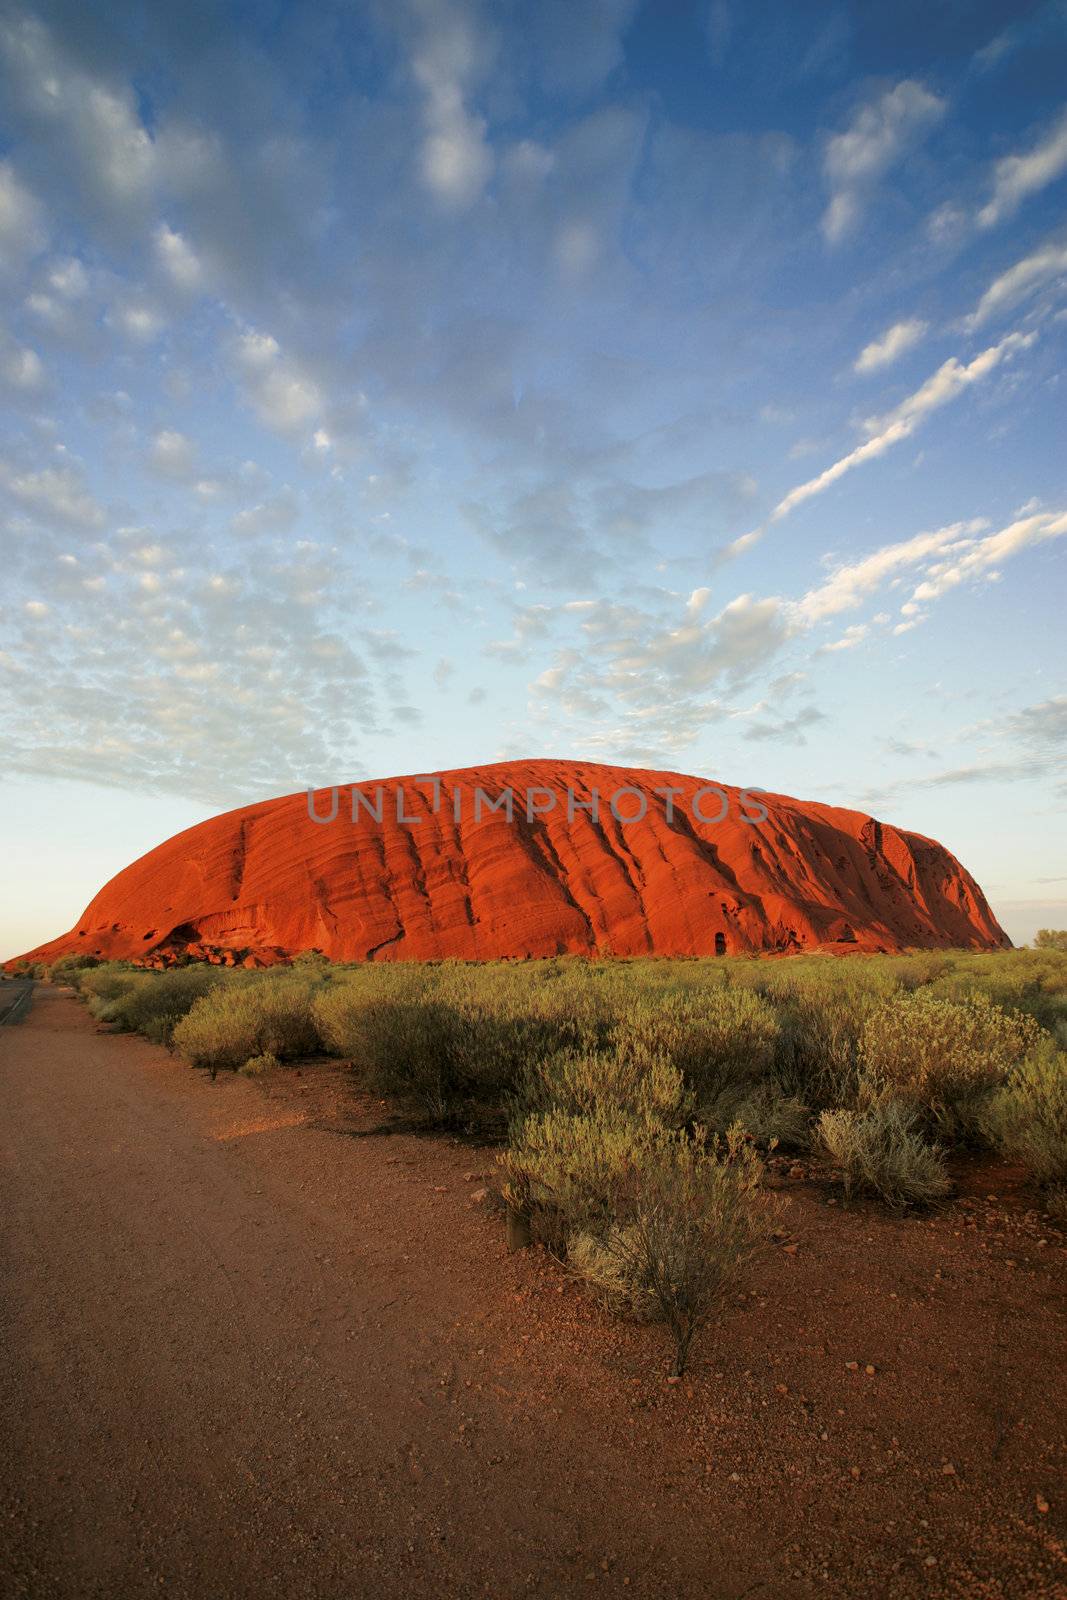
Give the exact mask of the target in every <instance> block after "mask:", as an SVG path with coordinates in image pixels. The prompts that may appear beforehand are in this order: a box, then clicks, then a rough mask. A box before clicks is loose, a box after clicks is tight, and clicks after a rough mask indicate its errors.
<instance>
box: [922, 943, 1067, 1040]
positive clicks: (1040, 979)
mask: <svg viewBox="0 0 1067 1600" xmlns="http://www.w3.org/2000/svg"><path fill="white" fill-rule="evenodd" d="M929 992H930V993H931V994H932V995H934V996H936V997H937V998H938V999H942V1000H970V999H974V998H976V997H977V998H984V999H986V1000H989V1001H992V1003H993V1004H994V1005H997V1006H1000V1007H1001V1008H1002V1009H1003V1010H1005V1011H1018V1012H1022V1013H1024V1014H1025V1015H1027V1016H1031V1017H1033V1018H1034V1020H1035V1022H1038V1023H1040V1025H1041V1027H1043V1028H1046V1029H1048V1030H1049V1031H1050V1032H1054V1031H1055V1030H1056V1028H1057V1026H1062V1025H1063V1024H1065V1023H1067V955H1064V954H1063V953H1061V952H1059V951H1057V950H1054V949H1047V950H1005V951H1001V952H999V953H997V954H996V955H990V954H981V955H970V954H968V955H961V956H958V957H957V958H956V959H955V961H954V962H953V964H952V966H951V967H950V968H949V969H948V970H947V971H946V972H945V973H944V974H943V975H942V976H941V977H940V978H938V979H937V980H936V981H935V982H934V983H933V984H932V985H931V986H930V991H929Z"/></svg>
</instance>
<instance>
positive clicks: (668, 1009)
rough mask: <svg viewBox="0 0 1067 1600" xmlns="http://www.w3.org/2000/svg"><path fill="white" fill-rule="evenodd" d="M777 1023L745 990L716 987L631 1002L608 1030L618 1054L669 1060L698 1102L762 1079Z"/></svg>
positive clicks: (770, 1058)
mask: <svg viewBox="0 0 1067 1600" xmlns="http://www.w3.org/2000/svg"><path fill="white" fill-rule="evenodd" d="M777 1037H778V1023H777V1021H776V1019H775V1015H774V1012H773V1010H772V1008H771V1007H770V1006H769V1005H768V1004H767V1002H766V1000H764V999H763V998H762V997H761V996H760V995H758V994H756V993H754V992H753V991H752V990H750V989H744V988H736V987H733V986H727V985H721V986H719V987H716V988H710V989H706V990H703V991H701V992H697V993H674V994H667V995H665V996H664V997H663V998H662V999H661V1000H649V999H641V1000H638V1001H635V1002H634V1003H632V1004H631V1005H629V1006H627V1007H626V1009H625V1010H624V1011H623V1012H622V1014H621V1015H619V1016H618V1017H617V1019H616V1021H615V1024H614V1027H613V1028H612V1044H613V1047H614V1049H615V1051H616V1052H617V1053H618V1055H619V1056H620V1057H622V1058H630V1059H633V1060H634V1061H635V1062H637V1063H651V1062H653V1061H657V1060H666V1061H669V1062H671V1063H672V1064H673V1065H674V1066H675V1067H676V1068H677V1069H678V1070H679V1071H680V1072H681V1074H682V1076H683V1077H684V1079H685V1081H686V1083H687V1084H688V1085H689V1087H690V1088H691V1089H692V1090H693V1093H694V1095H695V1097H696V1105H697V1110H698V1113H699V1111H700V1108H701V1106H703V1105H704V1104H705V1103H706V1102H708V1101H710V1100H712V1099H714V1097H715V1096H716V1095H718V1094H719V1093H721V1092H722V1090H723V1089H725V1088H727V1087H728V1086H730V1085H732V1084H736V1083H745V1082H753V1081H757V1080H759V1079H760V1078H761V1077H763V1076H764V1075H765V1074H766V1073H767V1072H768V1071H769V1069H770V1067H771V1063H772V1062H773V1060H774V1052H775V1045H776V1042H777Z"/></svg>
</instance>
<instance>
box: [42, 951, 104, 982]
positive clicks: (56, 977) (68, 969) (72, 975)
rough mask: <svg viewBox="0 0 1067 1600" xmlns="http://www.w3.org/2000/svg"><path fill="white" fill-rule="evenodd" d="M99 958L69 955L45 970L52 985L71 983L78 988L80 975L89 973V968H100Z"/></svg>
mask: <svg viewBox="0 0 1067 1600" xmlns="http://www.w3.org/2000/svg"><path fill="white" fill-rule="evenodd" d="M100 964H101V962H100V957H99V956H82V955H69V956H60V957H59V959H58V960H57V961H53V962H52V963H51V965H50V966H48V967H47V968H46V969H45V970H46V972H47V975H48V979H49V981H50V982H51V983H71V984H73V985H74V987H75V988H77V979H78V975H79V973H81V972H84V971H87V970H88V968H89V967H98V966H100Z"/></svg>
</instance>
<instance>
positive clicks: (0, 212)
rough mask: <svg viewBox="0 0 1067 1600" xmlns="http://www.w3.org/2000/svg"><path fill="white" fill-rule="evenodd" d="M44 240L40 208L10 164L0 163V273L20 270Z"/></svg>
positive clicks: (41, 245) (8, 162) (42, 214)
mask: <svg viewBox="0 0 1067 1600" xmlns="http://www.w3.org/2000/svg"><path fill="white" fill-rule="evenodd" d="M44 240H45V230H44V209H43V207H42V206H41V204H40V202H39V201H38V200H37V199H36V198H35V197H34V196H33V195H32V194H31V193H30V191H29V189H27V188H26V186H25V185H24V184H23V183H22V182H21V181H20V179H19V178H18V176H17V174H16V172H15V169H14V167H13V166H12V165H11V163H10V161H0V269H4V268H12V267H16V266H20V265H21V264H22V263H23V262H24V261H26V260H28V259H29V257H30V256H32V255H34V254H36V252H37V251H38V250H40V249H41V248H42V247H43V245H44Z"/></svg>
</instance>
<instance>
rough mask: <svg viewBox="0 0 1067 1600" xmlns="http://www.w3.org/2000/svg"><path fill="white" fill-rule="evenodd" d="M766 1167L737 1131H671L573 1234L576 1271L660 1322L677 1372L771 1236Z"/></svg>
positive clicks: (622, 1304) (623, 1305)
mask: <svg viewBox="0 0 1067 1600" xmlns="http://www.w3.org/2000/svg"><path fill="white" fill-rule="evenodd" d="M761 1172H762V1168H761V1165H760V1162H759V1160H758V1158H757V1157H756V1155H755V1152H754V1151H753V1150H752V1148H751V1146H750V1145H748V1144H746V1143H745V1141H744V1140H743V1138H742V1136H741V1134H740V1133H739V1132H735V1134H733V1135H732V1136H731V1137H730V1139H729V1141H728V1142H727V1143H726V1144H723V1143H721V1142H720V1141H718V1140H717V1139H711V1140H708V1139H707V1138H705V1137H704V1136H703V1135H702V1134H698V1135H697V1136H696V1137H694V1138H686V1137H685V1136H684V1135H680V1134H671V1133H665V1134H661V1135H660V1136H659V1137H658V1138H657V1139H655V1140H654V1141H653V1142H652V1143H651V1145H649V1146H648V1147H647V1148H646V1149H644V1150H642V1152H641V1160H640V1161H639V1162H638V1163H636V1164H635V1165H633V1166H631V1167H629V1168H627V1169H625V1170H624V1171H623V1172H622V1174H621V1175H620V1179H619V1186H618V1189H617V1191H616V1194H615V1196H614V1204H615V1216H614V1217H613V1219H612V1220H611V1222H610V1223H609V1224H608V1225H607V1226H606V1227H604V1228H602V1229H600V1230H599V1231H593V1230H585V1231H583V1232H581V1233H579V1235H578V1236H577V1238H576V1239H575V1240H574V1241H573V1243H572V1245H571V1247H570V1250H569V1254H568V1259H569V1261H570V1264H571V1266H572V1268H573V1269H574V1270H575V1271H577V1272H578V1273H579V1274H580V1275H581V1276H582V1277H583V1278H584V1279H585V1280H586V1281H587V1282H589V1283H591V1284H592V1285H594V1286H595V1287H596V1288H597V1289H599V1290H600V1292H601V1293H603V1294H605V1295H606V1296H607V1297H608V1298H609V1300H611V1301H613V1302H614V1303H615V1304H616V1305H618V1306H620V1307H621V1308H625V1309H628V1310H630V1311H636V1312H637V1313H638V1314H643V1315H646V1316H649V1317H652V1318H655V1319H657V1320H661V1321H663V1322H664V1323H665V1324H666V1325H667V1328H668V1330H669V1332H670V1334H671V1337H672V1340H673V1343H674V1363H673V1368H672V1371H673V1374H674V1375H675V1376H681V1374H682V1373H683V1372H684V1371H685V1368H686V1363H687V1361H688V1357H689V1352H690V1347H691V1345H692V1341H693V1338H694V1337H695V1335H696V1333H697V1332H698V1330H699V1329H700V1328H701V1327H702V1326H703V1325H704V1324H705V1323H706V1322H707V1321H708V1319H709V1317H710V1316H711V1315H712V1313H713V1311H714V1309H715V1307H716V1306H717V1305H718V1304H719V1303H720V1302H721V1300H722V1298H723V1296H724V1294H725V1292H726V1290H727V1289H728V1288H729V1287H730V1286H731V1284H732V1283H733V1281H734V1279H735V1277H736V1275H737V1273H738V1271H739V1269H740V1268H741V1266H742V1265H743V1264H744V1262H745V1261H746V1260H747V1259H748V1258H749V1257H750V1256H751V1255H752V1253H753V1252H754V1251H755V1249H756V1248H757V1247H758V1245H759V1244H760V1243H761V1242H762V1241H763V1239H764V1238H765V1237H766V1234H767V1232H768V1229H769V1225H770V1215H771V1207H770V1204H769V1201H768V1198H767V1197H766V1196H765V1195H763V1194H761V1192H760V1188H759V1183H760V1176H761Z"/></svg>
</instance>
